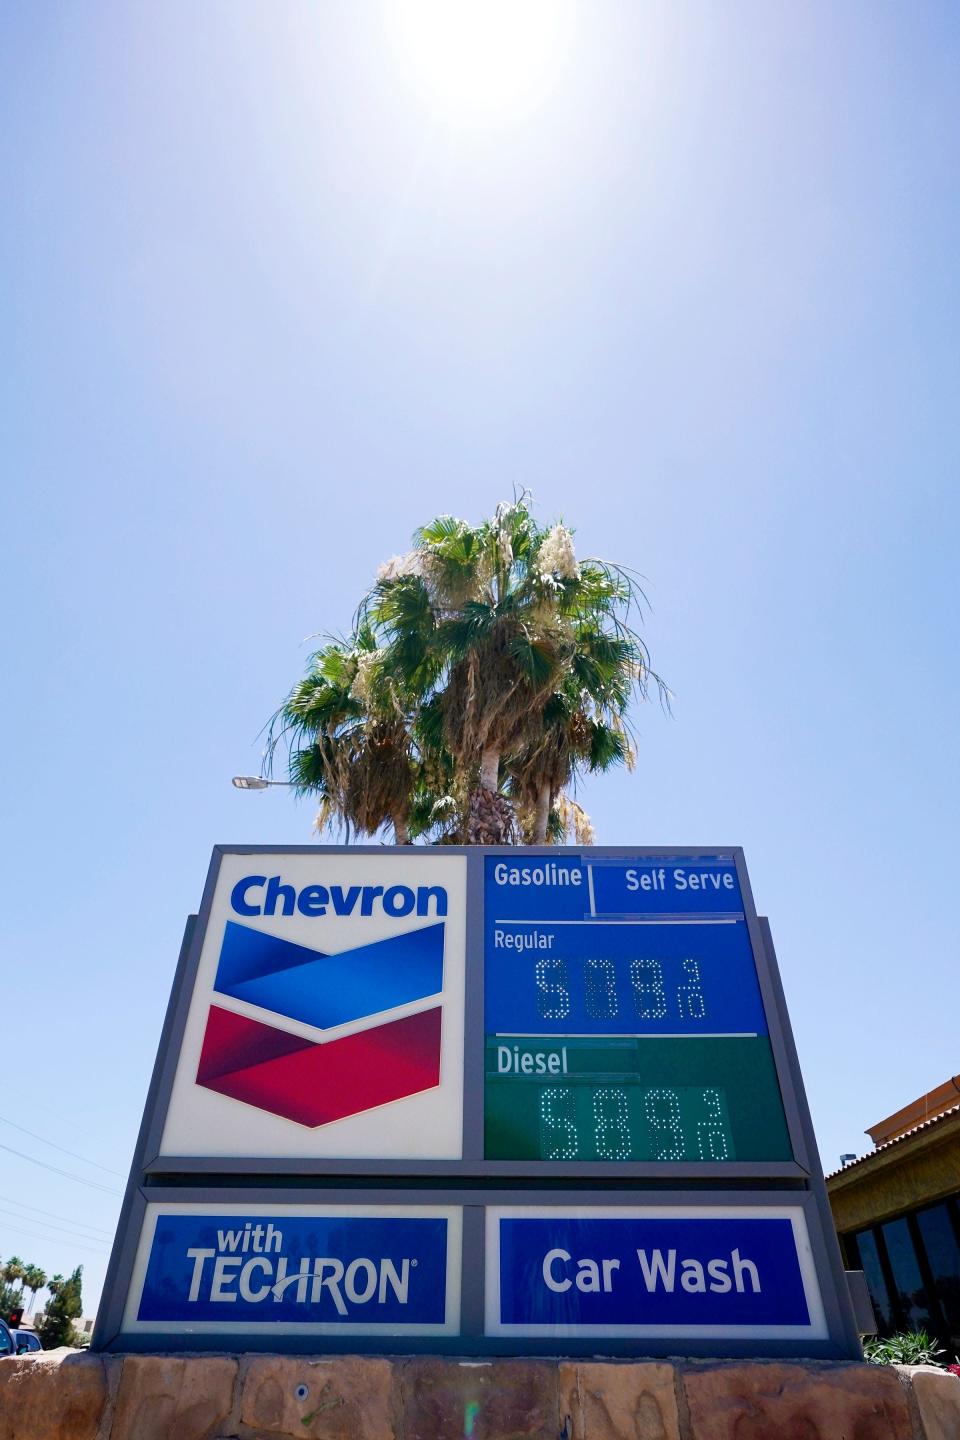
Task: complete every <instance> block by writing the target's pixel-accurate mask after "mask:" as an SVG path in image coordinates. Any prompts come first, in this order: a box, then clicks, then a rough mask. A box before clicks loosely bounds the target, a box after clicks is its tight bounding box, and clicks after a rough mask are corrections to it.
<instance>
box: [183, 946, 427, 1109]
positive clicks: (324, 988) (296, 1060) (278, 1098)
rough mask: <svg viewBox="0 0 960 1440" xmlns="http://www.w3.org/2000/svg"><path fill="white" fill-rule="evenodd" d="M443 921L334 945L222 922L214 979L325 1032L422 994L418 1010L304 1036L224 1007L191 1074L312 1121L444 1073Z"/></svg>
mask: <svg viewBox="0 0 960 1440" xmlns="http://www.w3.org/2000/svg"><path fill="white" fill-rule="evenodd" d="M443 941H444V926H443V923H442V922H440V923H438V924H434V925H427V926H424V927H423V928H422V929H420V930H412V931H408V932H407V933H406V934H404V935H396V936H391V937H389V938H388V939H386V940H379V941H375V942H373V943H371V944H369V945H361V946H357V947H355V948H354V949H351V950H344V951H340V952H339V953H337V954H333V955H331V954H327V953H326V952H324V951H320V950H312V949H309V948H308V947H307V946H304V945H296V944H293V943H292V942H291V941H288V940H283V939H280V938H279V937H278V936H275V935H267V934H264V933H263V932H262V931H259V930H253V929H251V928H250V927H249V926H246V925H238V924H236V922H234V921H232V920H228V921H227V924H226V930H225V932H224V937H223V943H222V945H221V948H220V957H219V961H218V964H217V973H216V978H215V980H214V989H215V991H217V992H218V993H219V994H222V995H223V996H225V997H227V998H230V999H234V1000H240V1001H246V1002H247V1003H249V1004H252V1005H256V1006H258V1007H259V1008H261V1009H265V1010H269V1011H272V1012H273V1013H274V1014H276V1015H278V1016H282V1017H285V1018H287V1019H289V1020H294V1021H299V1022H301V1023H304V1024H307V1025H310V1026H311V1027H313V1028H314V1029H319V1030H324V1029H331V1028H335V1027H336V1028H338V1029H339V1027H342V1026H344V1025H348V1024H355V1023H358V1022H359V1021H361V1020H363V1019H366V1018H368V1017H369V1016H372V1015H377V1014H380V1013H382V1012H384V1011H387V1010H393V1009H395V1008H396V1007H398V1006H401V1005H403V1006H406V1005H409V1004H410V1003H412V1002H417V1001H423V1002H424V1003H425V1008H423V1009H421V1010H418V1011H417V1012H415V1013H414V1014H407V1015H404V1016H402V1017H400V1018H398V1019H397V1018H395V1019H392V1020H388V1021H386V1022H384V1023H383V1024H380V1025H373V1026H367V1027H366V1028H364V1029H358V1030H356V1031H354V1032H352V1033H349V1034H342V1033H339V1034H337V1035H336V1036H335V1037H331V1038H330V1039H329V1040H323V1039H321V1040H316V1039H307V1038H305V1037H304V1036H303V1035H302V1034H300V1033H293V1032H292V1031H290V1030H286V1029H283V1028H280V1027H277V1026H274V1025H268V1024H266V1023H265V1022H264V1021H262V1020H254V1019H251V1018H250V1017H249V1016H246V1015H240V1014H238V1013H237V1012H236V1011H233V1010H230V1009H227V1008H225V1007H224V1006H221V1005H211V1007H210V1010H209V1012H208V1015H207V1023H206V1029H205V1032H204V1037H203V1045H202V1048H201V1052H200V1062H199V1066H198V1068H197V1084H198V1085H202V1086H204V1087H205V1088H206V1089H208V1090H215V1091H217V1092H218V1093H219V1094H221V1095H227V1096H229V1097H230V1098H231V1099H233V1100H238V1101H241V1102H242V1103H243V1104H246V1105H253V1106H255V1107H256V1108H257V1109H258V1110H265V1111H267V1112H269V1113H270V1114H274V1115H281V1116H283V1117H284V1118H285V1119H287V1120H294V1121H296V1122H297V1123H298V1124H300V1125H307V1126H311V1127H316V1126H319V1125H328V1124H330V1123H331V1122H332V1121H334V1120H342V1119H345V1118H346V1117H347V1116H348V1115H357V1114H359V1113H361V1112H362V1111H364V1110H371V1109H374V1108H375V1107H377V1106H379V1105H386V1104H388V1103H390V1102H391V1101H394V1100H401V1099H403V1098H405V1097H406V1096H408V1095H416V1094H418V1093H419V1092H420V1091H422V1090H429V1089H432V1088H433V1087H434V1086H436V1085H439V1083H440V1046H441V1029H442V1026H441V1019H442V1007H441V1005H439V1004H428V1003H427V1002H429V1001H430V1000H432V999H434V997H436V996H437V995H439V993H440V992H441V990H442V988H443Z"/></svg>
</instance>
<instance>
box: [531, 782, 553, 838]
mask: <svg viewBox="0 0 960 1440" xmlns="http://www.w3.org/2000/svg"><path fill="white" fill-rule="evenodd" d="M549 820H550V786H549V785H541V786H540V790H539V792H538V794H537V808H536V810H535V811H534V817H533V843H534V845H543V844H545V842H546V839H547V824H548V823H549Z"/></svg>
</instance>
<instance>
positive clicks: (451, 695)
mask: <svg viewBox="0 0 960 1440" xmlns="http://www.w3.org/2000/svg"><path fill="white" fill-rule="evenodd" d="M642 600H643V595H642V592H641V591H640V590H639V587H638V586H637V584H636V582H635V581H634V579H633V578H632V577H631V576H630V575H629V574H628V573H627V572H625V571H624V570H622V569H620V568H619V567H617V566H613V565H609V564H607V563H605V562H603V561H600V560H586V561H578V560H577V557H576V554H575V552H574V546H573V536H572V533H571V532H570V531H569V530H568V529H567V528H566V527H565V526H564V525H562V524H558V525H554V526H552V527H550V528H548V529H544V528H541V527H540V526H538V525H537V523H536V521H535V520H534V518H533V515H532V513H531V509H530V503H529V497H528V496H526V495H525V494H524V495H521V496H520V497H519V499H515V500H514V501H513V502H512V503H510V504H502V505H500V506H498V507H497V510H496V513H495V514H494V516H493V518H492V519H491V520H485V521H483V522H481V523H480V524H479V525H469V524H468V523H467V522H466V521H464V520H459V519H455V518H454V517H452V516H449V515H442V516H440V517H439V518H437V519H436V520H434V521H432V522H431V524H429V525H427V526H424V527H423V529H421V530H419V531H417V533H416V535H415V536H414V543H413V549H412V550H411V551H410V552H409V554H407V555H405V556H401V557H395V558H394V559H393V560H391V561H389V562H388V563H387V564H386V565H384V566H381V568H380V571H379V573H378V577H377V581H376V583H375V585H374V586H373V587H372V589H371V590H370V591H369V592H368V594H367V595H366V596H365V597H364V599H363V601H362V602H361V605H360V608H359V610H358V614H357V621H356V629H355V633H354V635H353V636H351V637H350V639H349V640H347V641H332V642H330V643H329V644H328V645H326V646H325V647H324V648H323V649H321V650H319V651H318V652H317V653H316V655H314V656H313V657H312V658H311V662H310V668H309V671H308V674H307V676H306V677H305V679H304V680H302V681H301V682H300V684H299V685H297V686H295V687H294V689H293V691H292V692H291V694H290V695H289V696H288V698H287V700H286V701H285V702H284V704H283V706H282V707H281V709H280V710H279V711H278V712H277V715H276V716H275V717H274V720H273V721H272V722H271V725H270V727H269V733H268V741H267V757H268V758H267V763H268V765H269V764H270V763H272V758H273V755H274V751H275V749H276V746H277V745H278V744H279V743H280V742H281V741H283V742H285V743H286V745H287V747H288V764H289V775H290V779H291V781H292V782H293V784H294V785H295V787H296V788H297V790H298V791H299V792H301V793H306V792H310V793H314V794H316V795H317V796H318V797H319V800H320V812H319V816H318V824H319V825H320V827H322V826H323V825H325V824H339V825H341V826H343V827H345V828H346V830H347V834H348V836H349V833H350V831H351V830H354V831H356V832H357V833H361V834H368V835H372V834H375V833H376V832H377V831H378V830H379V829H381V828H383V827H385V826H389V827H391V828H392V830H393V834H394V837H395V838H396V840H397V841H399V842H401V843H403V842H404V841H406V840H407V839H409V838H417V837H420V836H423V837H427V838H430V839H433V840H435V841H450V840H458V841H465V842H467V843H470V844H476V843H492V844H503V843H506V842H508V841H510V840H512V839H514V838H516V837H517V836H518V833H519V835H520V836H521V837H522V838H524V839H528V840H533V841H535V842H538V843H542V841H543V840H544V839H545V838H547V837H548V835H550V834H551V833H552V834H554V835H556V834H559V833H560V832H561V831H562V829H563V823H564V822H563V817H562V816H561V814H560V809H559V808H558V807H559V802H560V798H561V794H562V792H563V790H564V787H566V786H568V785H570V784H572V783H575V781H576V780H577V778H578V777H579V776H580V775H581V774H582V773H584V772H585V771H588V770H603V769H607V768H609V766H611V765H614V764H619V763H624V762H629V761H630V760H631V758H632V754H633V751H632V746H631V742H630V738H629V732H628V729H627V711H628V708H629V704H630V702H631V700H632V698H633V697H634V695H639V696H640V697H641V698H646V697H647V694H648V685H649V682H650V681H651V680H652V681H654V682H655V684H656V686H657V688H658V689H659V691H660V695H661V699H666V696H667V692H666V688H665V687H664V685H663V683H662V681H661V680H660V679H659V677H658V676H656V675H655V674H654V672H653V671H652V670H651V669H650V667H649V657H648V655H647V651H646V648H645V646H644V644H643V641H642V640H641V639H640V637H639V636H638V635H637V633H636V631H635V630H634V629H633V628H631V625H630V623H629V622H630V618H631V613H632V611H633V608H634V607H635V606H637V607H639V605H640V604H641V602H642ZM501 782H503V784H504V790H502V789H501ZM505 792H508V793H505ZM564 803H565V805H566V810H565V812H564V813H565V815H566V817H567V819H570V818H571V817H574V819H576V816H579V817H581V819H580V820H577V822H576V823H577V824H578V825H580V828H581V830H583V826H584V824H588V822H587V821H586V817H585V816H583V812H582V811H581V810H579V807H576V806H573V808H572V809H571V805H572V802H571V801H569V799H567V800H566V801H565V802H564ZM581 822H582V823H581ZM551 826H552V830H551ZM584 833H586V832H585V831H584Z"/></svg>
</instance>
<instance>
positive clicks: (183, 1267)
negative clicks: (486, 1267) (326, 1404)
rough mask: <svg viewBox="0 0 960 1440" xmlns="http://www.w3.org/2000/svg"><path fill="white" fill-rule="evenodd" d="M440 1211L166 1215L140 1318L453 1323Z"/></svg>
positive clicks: (333, 1324)
mask: <svg viewBox="0 0 960 1440" xmlns="http://www.w3.org/2000/svg"><path fill="white" fill-rule="evenodd" d="M448 1223H449V1222H448V1220H447V1219H446V1218H444V1217H441V1216H424V1215H416V1214H413V1215H396V1214H394V1215H387V1216H376V1215H370V1214H354V1215H350V1214H344V1213H340V1214H336V1213H327V1214H325V1213H324V1212H323V1210H320V1209H318V1210H317V1211H316V1212H315V1213H313V1214H309V1215H306V1214H303V1213H302V1212H300V1213H287V1214H280V1213H270V1212H264V1213H258V1212H256V1211H253V1210H250V1209H244V1211H243V1212H242V1213H239V1214H238V1213H236V1212H234V1213H228V1214H216V1213H205V1214H197V1213H177V1212H174V1213H165V1212H160V1213H159V1214H158V1215H157V1218H156V1228H155V1230H154V1232H153V1238H152V1242H151V1243H150V1248H149V1257H148V1259H147V1263H146V1272H145V1275H144V1280H143V1287H142V1291H141V1294H140V1301H139V1306H138V1309H137V1313H136V1320H137V1321H138V1322H167V1323H171V1324H173V1325H189V1326H197V1325H200V1326H203V1325H205V1324H209V1323H210V1322H213V1324H214V1325H216V1326H222V1325H224V1324H225V1323H226V1324H228V1325H236V1324H237V1323H238V1322H239V1323H241V1324H242V1323H243V1322H249V1323H250V1325H251V1327H256V1328H260V1327H262V1326H264V1325H266V1326H271V1325H280V1326H283V1327H285V1328H291V1327H299V1326H301V1325H302V1326H323V1327H324V1328H336V1329H338V1330H340V1329H350V1328H354V1327H355V1328H356V1329H357V1330H359V1331H361V1332H362V1331H364V1330H368V1331H369V1330H370V1329H371V1328H372V1329H373V1330H374V1331H379V1332H380V1333H383V1332H384V1331H385V1330H389V1331H391V1332H393V1331H395V1332H397V1333H403V1332H404V1330H407V1329H416V1328H418V1327H423V1326H428V1327H437V1328H440V1327H443V1326H444V1325H445V1324H446V1323H447V1322H448V1318H449V1317H448V1316H447V1313H446V1310H447V1255H448Z"/></svg>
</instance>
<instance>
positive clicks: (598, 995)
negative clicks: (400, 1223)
mask: <svg viewBox="0 0 960 1440" xmlns="http://www.w3.org/2000/svg"><path fill="white" fill-rule="evenodd" d="M608 868H609V867H608ZM630 873H631V874H635V873H636V870H635V869H633V870H632V871H631V872H630ZM590 878H591V883H590V885H589V886H587V885H586V884H584V886H583V891H585V892H587V894H588V895H589V897H590V902H589V903H590V904H591V905H594V904H595V899H594V896H595V892H596V888H598V887H595V885H594V884H593V877H590ZM603 881H604V885H605V886H606V887H607V889H608V890H609V889H611V887H612V885H613V884H614V883H615V881H616V876H612V877H611V876H610V875H609V873H605V874H604V876H603ZM573 888H574V887H571V891H572V890H573ZM624 888H625V889H627V890H628V891H632V890H633V889H634V887H624ZM637 888H638V889H640V887H637ZM571 891H563V890H561V889H560V887H556V889H551V892H550V893H549V894H544V893H541V894H532V895H531V894H529V893H525V894H522V895H519V896H513V895H510V894H504V893H503V892H502V891H500V892H496V891H495V892H494V893H493V894H491V886H490V884H489V882H488V886H487V914H486V918H485V1011H486V1024H485V1030H486V1039H485V1065H484V1069H485V1133H486V1142H485V1154H486V1156H487V1158H488V1159H531V1160H543V1161H578V1160H579V1161H598V1160H599V1161H608V1162H616V1161H660V1162H669V1163H673V1164H682V1163H684V1162H697V1161H700V1162H702V1161H713V1162H717V1161H720V1162H723V1161H731V1160H746V1159H750V1160H786V1159H790V1158H791V1156H792V1150H791V1146H790V1142H789V1136H788V1132H787V1127H786V1122H785V1119H784V1112H783V1103H782V1099H781V1096H780V1089H779V1085H778V1083H777V1078H776V1069H775V1065H774V1061H773V1055H772V1052H771V1048H770V1039H769V1034H768V1027H767V1020H766V1015H765V1012H764V1007H763V1002H762V998H761V995H760V991H759V984H758V980H757V972H756V965H755V962H754V958H753V952H752V949H751V945H750V939H749V936H748V933H747V927H746V924H745V921H744V919H743V916H742V913H741V914H736V913H732V914H723V915H720V916H717V915H712V914H711V915H701V914H698V915H697V916H696V918H695V919H693V918H691V919H689V920H688V919H687V918H686V917H685V916H684V915H682V914H680V915H677V914H672V913H666V914H663V913H661V914H658V915H657V917H656V919H655V920H651V921H650V922H649V923H647V922H645V921H644V919H643V918H642V917H641V916H639V915H638V918H636V919H634V918H633V917H632V916H628V915H617V916H612V917H610V918H607V917H605V916H603V915H599V914H597V913H596V911H595V910H592V909H591V910H586V909H585V901H584V898H583V896H582V893H581V895H579V896H573V897H572V898H571ZM557 896H559V899H558V898H557ZM643 899H644V896H643V891H642V889H640V894H639V899H638V901H637V902H636V903H637V904H642V902H643ZM491 900H492V901H493V905H492V906H491ZM617 903H618V904H619V903H622V902H621V900H620V898H619V896H618V897H617ZM578 906H579V908H578ZM491 911H492V912H493V913H491ZM511 912H513V913H511ZM551 912H552V913H551Z"/></svg>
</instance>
